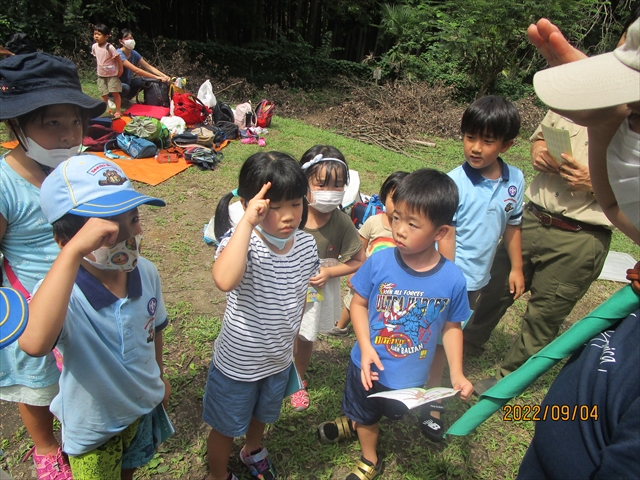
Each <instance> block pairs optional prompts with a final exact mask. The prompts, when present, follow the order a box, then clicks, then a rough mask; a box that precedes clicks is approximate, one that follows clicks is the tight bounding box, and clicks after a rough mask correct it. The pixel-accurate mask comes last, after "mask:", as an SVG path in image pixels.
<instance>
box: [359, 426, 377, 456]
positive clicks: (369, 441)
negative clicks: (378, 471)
mask: <svg viewBox="0 0 640 480" xmlns="http://www.w3.org/2000/svg"><path fill="white" fill-rule="evenodd" d="M356 432H358V440H360V447H361V448H362V456H363V457H364V458H366V459H367V460H369V461H370V462H371V463H372V464H374V465H377V464H378V452H377V450H376V445H378V437H379V436H380V427H379V426H378V424H377V423H376V424H374V425H361V424H359V423H356Z"/></svg>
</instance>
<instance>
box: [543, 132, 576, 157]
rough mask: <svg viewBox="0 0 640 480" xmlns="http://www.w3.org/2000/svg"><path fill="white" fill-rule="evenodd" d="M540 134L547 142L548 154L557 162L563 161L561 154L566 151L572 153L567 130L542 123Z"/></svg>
mask: <svg viewBox="0 0 640 480" xmlns="http://www.w3.org/2000/svg"><path fill="white" fill-rule="evenodd" d="M542 135H544V141H545V142H546V144H547V150H548V151H549V155H551V157H552V158H553V159H554V160H555V161H556V162H558V163H561V162H562V161H563V158H562V157H561V155H562V154H563V153H567V154H569V155H573V153H572V150H571V136H570V135H569V131H568V130H564V129H562V128H553V127H549V126H547V125H545V124H542Z"/></svg>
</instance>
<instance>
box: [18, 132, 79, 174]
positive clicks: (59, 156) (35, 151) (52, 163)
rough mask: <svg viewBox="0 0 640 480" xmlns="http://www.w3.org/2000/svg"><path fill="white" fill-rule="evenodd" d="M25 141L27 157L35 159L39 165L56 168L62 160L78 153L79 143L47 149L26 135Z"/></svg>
mask: <svg viewBox="0 0 640 480" xmlns="http://www.w3.org/2000/svg"><path fill="white" fill-rule="evenodd" d="M26 139H27V142H26V145H25V148H26V150H27V151H26V154H27V157H29V158H31V159H32V160H35V161H36V162H38V163H39V164H40V165H44V166H45V167H50V168H56V167H57V166H58V165H60V164H61V163H62V162H64V161H66V160H69V158H71V157H73V156H75V155H77V154H78V149H79V148H80V145H76V146H75V147H71V148H54V149H53V150H47V149H46V148H43V147H41V146H40V145H38V144H37V143H36V142H35V140H33V139H31V138H29V137H26Z"/></svg>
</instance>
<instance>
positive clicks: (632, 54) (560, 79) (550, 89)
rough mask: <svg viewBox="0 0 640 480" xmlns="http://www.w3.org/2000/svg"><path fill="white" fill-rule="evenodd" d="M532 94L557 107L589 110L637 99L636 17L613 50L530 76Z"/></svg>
mask: <svg viewBox="0 0 640 480" xmlns="http://www.w3.org/2000/svg"><path fill="white" fill-rule="evenodd" d="M533 88H534V89H535V91H536V94H537V95H538V97H539V98H540V100H542V101H543V102H544V103H546V104H547V105H548V106H549V107H551V108H553V109H557V110H567V111H571V110H592V109H597V108H605V107H611V106H614V105H623V104H626V103H633V102H638V101H640V19H637V20H636V21H635V22H633V23H632V24H631V26H630V27H629V29H628V30H627V38H626V41H625V43H624V45H621V46H620V47H618V48H616V49H615V50H614V51H613V52H610V53H605V54H603V55H597V56H595V57H590V58H587V59H585V60H581V61H578V62H571V63H567V64H565V65H560V66H557V67H554V68H549V69H547V70H542V71H540V72H538V73H536V74H535V76H534V77H533Z"/></svg>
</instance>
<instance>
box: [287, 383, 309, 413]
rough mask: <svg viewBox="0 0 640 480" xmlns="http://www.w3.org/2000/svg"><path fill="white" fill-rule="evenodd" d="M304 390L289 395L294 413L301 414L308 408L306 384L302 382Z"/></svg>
mask: <svg viewBox="0 0 640 480" xmlns="http://www.w3.org/2000/svg"><path fill="white" fill-rule="evenodd" d="M302 385H303V386H304V388H303V389H302V390H299V391H297V392H296V393H294V394H293V395H291V406H292V407H293V409H294V410H295V411H296V412H303V411H305V410H306V409H307V408H309V393H308V392H307V382H306V381H303V382H302Z"/></svg>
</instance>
